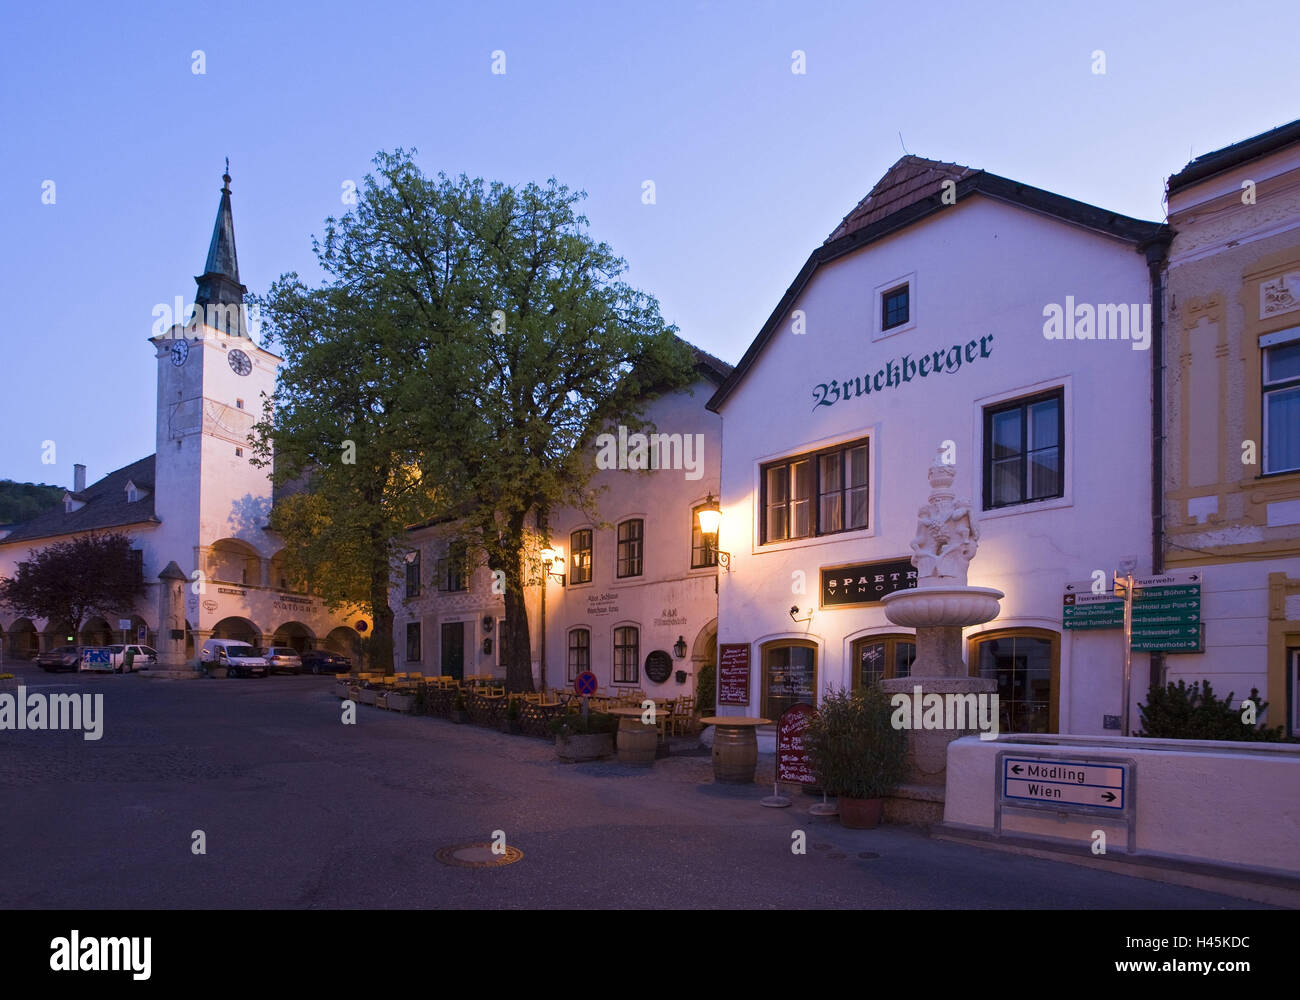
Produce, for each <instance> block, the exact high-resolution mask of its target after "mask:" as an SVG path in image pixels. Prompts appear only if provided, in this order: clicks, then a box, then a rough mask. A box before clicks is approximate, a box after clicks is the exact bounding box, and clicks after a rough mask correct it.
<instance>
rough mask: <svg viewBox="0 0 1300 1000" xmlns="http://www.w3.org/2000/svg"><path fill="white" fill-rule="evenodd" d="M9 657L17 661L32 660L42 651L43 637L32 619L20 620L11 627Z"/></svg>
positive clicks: (7, 636)
mask: <svg viewBox="0 0 1300 1000" xmlns="http://www.w3.org/2000/svg"><path fill="white" fill-rule="evenodd" d="M5 638H7V639H8V640H9V655H10V656H11V657H13V658H14V659H15V660H30V659H32V658H33V657H34V656H35V655H36V654H37V653H39V652H40V651H41V637H40V634H39V633H38V632H37V631H36V626H35V625H33V624H32V621H31V619H30V618H19V619H18V620H17V621H16V622H14V623H13V624H12V625H10V626H9V632H8V634H7V635H6V637H5Z"/></svg>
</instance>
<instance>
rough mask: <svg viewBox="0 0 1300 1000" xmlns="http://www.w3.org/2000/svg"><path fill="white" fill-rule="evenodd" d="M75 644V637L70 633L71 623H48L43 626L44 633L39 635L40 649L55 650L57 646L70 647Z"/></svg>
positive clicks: (73, 633)
mask: <svg viewBox="0 0 1300 1000" xmlns="http://www.w3.org/2000/svg"><path fill="white" fill-rule="evenodd" d="M76 642H77V635H76V633H75V632H73V631H72V623H71V622H68V621H62V622H50V623H48V624H47V625H46V626H45V631H44V632H42V633H41V648H42V649H56V648H58V647H59V646H72V645H75V644H76Z"/></svg>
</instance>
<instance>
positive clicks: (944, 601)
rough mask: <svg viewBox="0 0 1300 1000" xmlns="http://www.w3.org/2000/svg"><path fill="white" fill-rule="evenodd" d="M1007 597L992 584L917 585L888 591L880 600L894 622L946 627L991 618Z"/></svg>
mask: <svg viewBox="0 0 1300 1000" xmlns="http://www.w3.org/2000/svg"><path fill="white" fill-rule="evenodd" d="M1005 596H1006V595H1005V594H1004V593H1003V592H1002V591H1000V590H996V589H995V588H993V587H917V588H915V589H910V590H896V591H894V593H892V594H886V595H885V596H884V597H883V598H882V599H881V603H882V604H883V605H884V611H885V617H886V618H888V619H889V620H890V621H891V622H893V623H894V624H895V625H907V626H909V627H911V628H926V627H930V628H944V627H952V626H963V625H982V624H983V623H984V622H989V621H992V620H993V619H994V618H996V617H997V616H998V611H999V610H1000V609H999V606H998V601H1000V600H1001V599H1002V598H1003V597H1005Z"/></svg>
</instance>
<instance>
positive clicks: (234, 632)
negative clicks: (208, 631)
mask: <svg viewBox="0 0 1300 1000" xmlns="http://www.w3.org/2000/svg"><path fill="white" fill-rule="evenodd" d="M212 638H214V639H237V640H239V641H240V642H246V643H248V644H249V645H250V646H254V647H257V646H261V645H262V630H261V629H260V628H258V627H257V626H256V625H254V624H253V623H252V622H250V621H249V620H248V619H247V618H240V617H239V616H238V615H231V616H230V617H229V618H223V619H221V621H219V622H217V623H216V624H215V625H213V626H212Z"/></svg>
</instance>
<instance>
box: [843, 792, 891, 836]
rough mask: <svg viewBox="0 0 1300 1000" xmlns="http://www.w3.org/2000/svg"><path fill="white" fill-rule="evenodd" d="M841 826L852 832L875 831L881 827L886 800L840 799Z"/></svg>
mask: <svg viewBox="0 0 1300 1000" xmlns="http://www.w3.org/2000/svg"><path fill="white" fill-rule="evenodd" d="M839 809H840V826H844V827H848V828H849V829H850V830H874V829H875V828H876V827H877V826H879V825H880V816H881V814H882V813H883V812H884V809H885V800H884V799H850V798H846V797H845V796H843V795H841V796H840V797H839Z"/></svg>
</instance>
